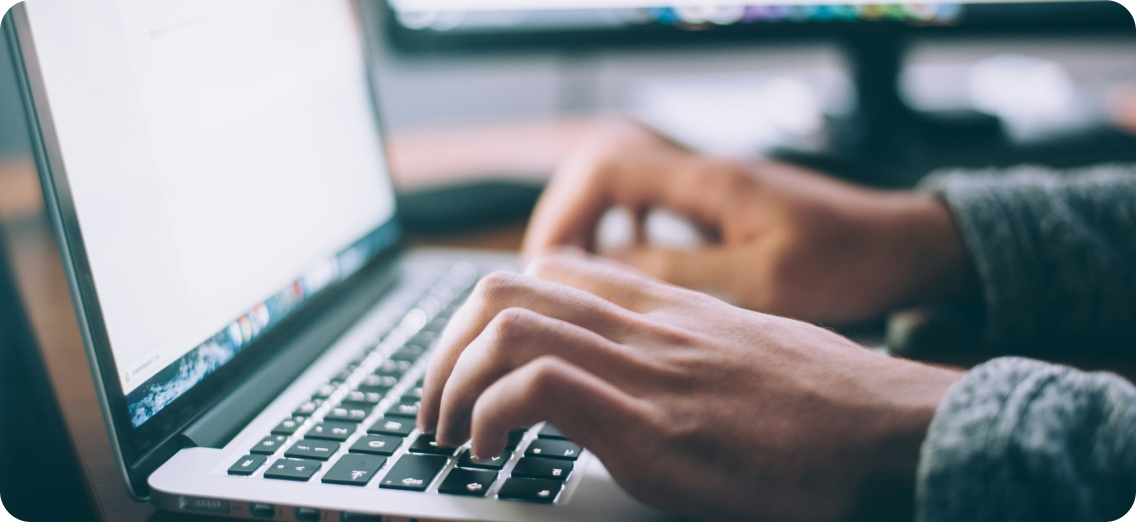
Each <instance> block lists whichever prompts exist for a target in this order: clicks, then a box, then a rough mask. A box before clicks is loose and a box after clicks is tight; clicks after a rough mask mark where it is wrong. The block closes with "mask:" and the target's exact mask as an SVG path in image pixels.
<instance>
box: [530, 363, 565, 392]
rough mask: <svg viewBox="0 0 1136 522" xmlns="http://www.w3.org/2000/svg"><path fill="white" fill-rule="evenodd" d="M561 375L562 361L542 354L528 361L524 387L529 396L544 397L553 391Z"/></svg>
mask: <svg viewBox="0 0 1136 522" xmlns="http://www.w3.org/2000/svg"><path fill="white" fill-rule="evenodd" d="M562 377H563V363H562V361H561V360H560V359H559V358H557V357H555V356H551V355H543V356H541V357H537V358H536V359H533V361H532V362H531V363H529V368H528V373H527V375H526V382H525V388H526V392H527V394H528V395H529V396H530V397H546V396H548V395H549V394H551V393H554V392H555V390H556V386H557V385H558V383H559V382H560V381H561V378H562Z"/></svg>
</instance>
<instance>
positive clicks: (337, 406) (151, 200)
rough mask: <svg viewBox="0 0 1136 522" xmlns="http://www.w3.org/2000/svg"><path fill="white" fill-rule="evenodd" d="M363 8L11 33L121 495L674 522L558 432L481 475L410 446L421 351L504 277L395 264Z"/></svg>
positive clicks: (129, 9)
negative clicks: (469, 301) (481, 288)
mask: <svg viewBox="0 0 1136 522" xmlns="http://www.w3.org/2000/svg"><path fill="white" fill-rule="evenodd" d="M371 8H373V5H372V4H369V3H352V2H349V1H347V0H28V1H27V2H25V3H23V4H21V5H19V6H17V7H16V8H14V10H13V11H12V12H11V14H10V15H9V17H8V19H7V20H6V21H5V26H6V28H7V31H6V37H7V38H9V41H10V43H11V44H12V47H13V49H14V54H15V55H16V56H15V58H16V61H17V63H18V64H19V67H17V68H18V75H19V76H20V78H19V79H20V80H21V82H22V83H23V88H24V95H25V100H26V102H27V104H28V108H29V113H30V114H32V115H33V116H32V118H31V119H32V122H31V125H32V127H33V131H34V132H33V134H34V136H33V138H34V141H36V143H35V145H36V156H37V161H38V166H39V170H40V173H41V177H42V182H43V185H44V193H45V196H46V199H47V203H48V207H49V210H50V213H51V216H52V220H53V224H54V226H55V231H56V233H57V236H58V238H59V246H60V249H61V252H62V254H63V258H64V263H65V265H66V266H65V268H66V270H67V273H68V277H69V279H70V285H71V290H72V293H73V298H74V302H75V308H76V313H77V316H78V320H79V324H80V329H81V331H82V333H83V336H84V342H85V345H86V349H87V355H88V358H89V360H90V363H91V371H92V372H93V374H94V377H95V383H96V386H97V388H98V390H97V391H98V396H99V399H100V402H101V407H102V410H103V413H104V415H105V419H106V425H107V430H108V434H109V436H110V441H111V446H112V447H113V449H114V452H115V455H114V457H115V460H116V462H117V465H118V469H119V471H120V472H121V475H122V478H123V480H124V481H125V484H126V486H127V488H128V489H129V491H130V492H131V494H132V495H133V496H134V497H136V498H137V499H139V500H148V501H150V502H152V503H153V504H154V505H156V506H158V507H159V508H161V509H165V510H170V511H180V512H189V513H197V514H204V515H218V516H228V517H235V518H246V519H258V520H286V521H300V522H316V521H320V522H336V521H343V522H360V521H383V522H394V521H406V522H409V521H427V520H492V521H534V520H552V521H560V520H562V521H569V520H571V521H580V520H620V521H636V520H666V519H670V518H671V517H670V516H669V515H667V514H664V513H662V512H659V511H657V510H654V509H652V508H649V507H647V506H645V505H643V504H641V503H638V502H637V501H635V500H633V499H632V498H630V497H629V496H628V495H627V494H626V493H625V492H623V490H621V489H620V488H619V487H618V485H617V484H616V483H615V482H614V480H613V479H612V478H611V476H610V475H609V474H608V473H607V472H606V470H605V469H604V467H603V465H602V464H601V463H600V462H599V461H598V460H597V459H596V458H594V456H593V455H592V454H591V453H589V452H588V451H587V450H586V449H585V448H580V447H579V446H578V445H576V444H575V443H573V442H572V441H571V440H567V439H566V438H565V437H564V436H563V435H562V434H561V433H560V432H559V431H557V430H556V428H555V426H550V425H545V424H538V425H536V426H532V427H529V428H527V429H518V430H515V431H514V432H513V433H511V434H510V443H509V449H508V450H507V451H505V452H504V453H502V454H501V455H497V456H493V457H487V458H485V459H484V460H477V459H473V458H472V457H471V456H470V454H469V451H468V447H462V448H442V447H439V446H438V445H436V444H435V443H434V442H433V439H432V438H431V437H430V436H426V435H422V434H420V433H419V432H418V431H417V430H416V429H415V428H414V424H415V416H416V414H417V411H418V406H419V397H420V395H421V385H422V379H423V374H424V372H425V365H426V362H427V360H428V359H429V357H430V353H431V350H432V348H433V344H434V342H435V340H436V339H437V337H438V334H439V332H441V331H442V329H443V328H444V327H445V325H446V321H447V320H448V318H449V317H450V316H451V315H452V314H453V312H454V311H455V309H457V308H458V307H459V306H461V304H462V302H463V300H464V299H465V298H466V296H468V295H469V294H470V292H471V289H472V288H473V287H474V286H475V285H476V284H477V281H478V280H479V278H480V277H482V276H484V275H485V274H486V273H488V272H491V271H494V270H515V269H516V268H517V260H516V258H515V256H513V255H508V254H500V253H486V252H473V251H451V250H415V251H408V250H406V249H405V248H404V241H403V240H402V230H401V228H400V225H399V219H398V209H397V208H396V204H395V198H394V193H393V189H392V185H391V180H390V175H389V170H388V165H387V162H386V160H385V157H384V151H383V148H382V132H381V126H380V125H379V120H378V118H377V114H376V111H375V106H374V99H375V97H374V93H373V88H374V87H375V86H376V84H377V86H378V87H380V88H381V85H382V78H377V79H376V78H375V77H374V75H373V74H372V72H371V71H370V70H369V69H368V67H367V63H368V60H367V54H368V46H367V42H368V41H370V38H368V37H367V36H368V35H370V37H371V38H373V34H371V33H373V29H372V28H371V27H370V26H369V24H368V23H366V22H367V21H368V20H372V19H373V16H372V14H373V13H369V12H367V9H371ZM439 153H440V154H444V153H445V151H439Z"/></svg>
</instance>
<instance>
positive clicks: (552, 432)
mask: <svg viewBox="0 0 1136 522" xmlns="http://www.w3.org/2000/svg"><path fill="white" fill-rule="evenodd" d="M536 436H537V437H540V438H542V439H562V440H568V437H566V436H564V434H563V433H561V432H560V429H559V428H557V427H556V426H553V425H552V424H549V423H547V422H546V423H545V424H544V427H543V428H541V429H540V431H539V432H537V435H536Z"/></svg>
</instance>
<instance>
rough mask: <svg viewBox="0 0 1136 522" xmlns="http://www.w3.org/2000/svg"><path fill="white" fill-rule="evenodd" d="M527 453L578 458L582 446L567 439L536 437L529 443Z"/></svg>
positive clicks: (532, 455)
mask: <svg viewBox="0 0 1136 522" xmlns="http://www.w3.org/2000/svg"><path fill="white" fill-rule="evenodd" d="M525 455H528V456H530V457H548V458H550V459H568V460H576V459H578V458H580V446H577V445H576V443H575V442H571V441H567V440H555V439H536V440H534V441H532V443H530V444H529V447H528V449H526V450H525Z"/></svg>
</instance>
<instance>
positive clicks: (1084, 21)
mask: <svg viewBox="0 0 1136 522" xmlns="http://www.w3.org/2000/svg"><path fill="white" fill-rule="evenodd" d="M386 2H387V4H386V5H387V11H388V13H389V14H390V16H389V19H388V24H387V26H388V29H389V32H388V35H389V36H390V38H391V40H392V41H393V42H394V43H395V44H396V45H397V46H398V47H399V48H401V49H403V50H412V51H415V50H445V49H447V48H452V49H454V50H459V51H467V50H469V49H471V48H477V47H489V48H494V49H508V48H512V49H525V48H532V46H533V44H540V45H542V46H543V47H546V48H547V47H553V48H564V47H569V48H571V47H588V48H594V47H597V46H603V45H610V44H619V43H635V42H650V43H659V42H668V41H672V42H678V41H682V42H691V41H713V40H716V39H721V38H728V39H734V40H739V41H746V40H778V39H793V38H801V37H812V38H817V37H819V38H824V37H831V36H837V35H841V34H844V33H842V31H845V30H846V29H845V28H848V27H854V26H859V25H863V24H866V23H886V24H891V25H900V26H904V27H908V28H911V29H914V30H923V31H928V32H936V31H938V32H941V31H944V30H949V31H955V30H964V31H973V32H982V31H986V32H999V33H1004V32H1008V31H1036V30H1044V31H1054V30H1056V31H1065V30H1069V29H1074V30H1077V29H1082V30H1083V29H1086V28H1087V29H1097V28H1101V27H1108V28H1119V29H1122V30H1130V29H1131V17H1129V16H1128V15H1127V13H1126V12H1125V11H1124V8H1123V7H1121V6H1119V5H1117V4H1115V3H1114V2H1111V1H1107V0H1073V1H1047V0H1041V1H1036V0H1024V1H1019V0H955V1H949V0H948V1H931V2H914V3H912V2H878V1H863V0H841V1H837V2H827V1H817V0H774V1H766V2H755V1H753V0H682V1H671V2H660V1H658V0H386ZM680 36H681V38H678V37H680Z"/></svg>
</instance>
